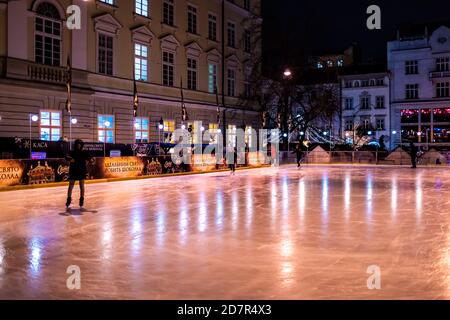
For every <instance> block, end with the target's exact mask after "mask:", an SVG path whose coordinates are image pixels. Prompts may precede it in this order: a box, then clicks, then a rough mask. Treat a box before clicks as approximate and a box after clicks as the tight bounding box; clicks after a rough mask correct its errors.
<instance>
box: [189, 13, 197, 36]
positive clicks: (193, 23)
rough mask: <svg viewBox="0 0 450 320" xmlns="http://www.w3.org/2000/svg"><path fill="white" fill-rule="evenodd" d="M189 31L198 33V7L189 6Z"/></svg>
mask: <svg viewBox="0 0 450 320" xmlns="http://www.w3.org/2000/svg"><path fill="white" fill-rule="evenodd" d="M188 32H190V33H194V34H197V8H195V7H193V6H188Z"/></svg>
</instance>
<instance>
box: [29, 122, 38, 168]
mask: <svg viewBox="0 0 450 320" xmlns="http://www.w3.org/2000/svg"><path fill="white" fill-rule="evenodd" d="M28 117H29V120H30V160H31V159H32V157H33V156H32V155H33V154H32V146H33V141H32V140H31V138H32V137H31V123H32V122H37V121H38V120H39V116H38V115H36V114H29V115H28Z"/></svg>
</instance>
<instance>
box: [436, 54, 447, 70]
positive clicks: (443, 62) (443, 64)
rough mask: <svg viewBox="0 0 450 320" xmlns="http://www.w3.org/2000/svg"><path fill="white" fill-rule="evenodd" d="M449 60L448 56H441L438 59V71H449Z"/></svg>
mask: <svg viewBox="0 0 450 320" xmlns="http://www.w3.org/2000/svg"><path fill="white" fill-rule="evenodd" d="M449 60H450V58H448V57H440V58H437V59H436V71H440V72H443V71H449Z"/></svg>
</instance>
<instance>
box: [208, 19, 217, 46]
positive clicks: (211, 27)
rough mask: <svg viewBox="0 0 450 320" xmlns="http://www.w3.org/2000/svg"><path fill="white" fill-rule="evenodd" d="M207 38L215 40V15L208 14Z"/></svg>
mask: <svg viewBox="0 0 450 320" xmlns="http://www.w3.org/2000/svg"><path fill="white" fill-rule="evenodd" d="M208 39H209V40H213V41H217V16H215V15H213V14H211V13H209V14H208Z"/></svg>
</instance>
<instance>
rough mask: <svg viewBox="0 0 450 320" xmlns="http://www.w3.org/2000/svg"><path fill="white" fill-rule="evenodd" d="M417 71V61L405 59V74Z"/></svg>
mask: <svg viewBox="0 0 450 320" xmlns="http://www.w3.org/2000/svg"><path fill="white" fill-rule="evenodd" d="M418 73H419V61H417V60H408V61H405V74H418Z"/></svg>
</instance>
